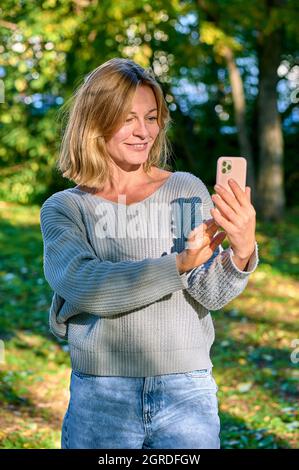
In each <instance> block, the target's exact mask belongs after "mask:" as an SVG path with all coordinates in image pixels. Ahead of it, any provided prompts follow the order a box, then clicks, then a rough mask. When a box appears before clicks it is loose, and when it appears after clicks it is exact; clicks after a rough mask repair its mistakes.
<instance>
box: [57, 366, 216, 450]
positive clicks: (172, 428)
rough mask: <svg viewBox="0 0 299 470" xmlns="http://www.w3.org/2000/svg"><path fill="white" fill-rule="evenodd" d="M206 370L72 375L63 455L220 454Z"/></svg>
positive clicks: (213, 398) (213, 395)
mask: <svg viewBox="0 0 299 470" xmlns="http://www.w3.org/2000/svg"><path fill="white" fill-rule="evenodd" d="M217 391H218V387H217V385H216V382H215V380H214V377H213V375H212V370H211V369H200V370H194V371H191V372H184V373H174V374H167V375H156V376H153V377H119V376H95V375H89V374H82V373H81V372H76V371H74V370H73V371H72V374H71V383H70V401H69V405H68V409H67V411H66V414H65V416H64V419H63V424H62V436H61V448H62V449H219V448H220V439H219V432H220V420H219V416H218V401H217Z"/></svg>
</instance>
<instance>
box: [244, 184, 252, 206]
mask: <svg viewBox="0 0 299 470" xmlns="http://www.w3.org/2000/svg"><path fill="white" fill-rule="evenodd" d="M245 193H246V197H247V199H248V202H250V203H251V187H250V186H246V188H245Z"/></svg>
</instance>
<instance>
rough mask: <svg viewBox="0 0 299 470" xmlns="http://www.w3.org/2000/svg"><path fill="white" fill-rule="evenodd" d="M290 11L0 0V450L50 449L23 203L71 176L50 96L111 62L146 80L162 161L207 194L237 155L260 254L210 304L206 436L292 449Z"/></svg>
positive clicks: (296, 210) (37, 276)
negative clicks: (210, 397)
mask: <svg viewBox="0 0 299 470" xmlns="http://www.w3.org/2000/svg"><path fill="white" fill-rule="evenodd" d="M298 20H299V4H298V2H297V1H296V0H289V1H287V0H259V1H257V0H252V1H251V2H244V1H241V0H230V1H227V0H213V1H209V0H207V1H205V0H186V1H179V0H163V1H158V0H151V2H147V1H143V0H123V1H121V0H109V1H106V0H102V1H100V0H45V1H39V2H32V1H25V0H3V1H2V2H1V7H0V403H1V407H0V447H1V448H59V447H60V432H61V424H62V418H63V416H64V413H65V411H66V407H67V403H68V397H69V389H68V387H69V379H70V360H69V355H68V346H67V343H65V342H63V341H60V340H58V339H57V338H55V337H54V336H53V335H51V333H50V332H49V327H48V312H49V307H50V303H51V299H52V291H51V289H50V288H49V286H48V285H47V282H46V281H45V279H44V275H43V245H42V238H41V232H40V225H39V210H40V206H41V204H42V203H43V201H44V200H45V199H46V198H47V197H49V196H50V195H51V194H53V193H54V192H56V191H59V190H62V189H65V188H68V187H73V186H75V184H74V183H71V182H69V181H67V180H66V179H64V178H62V176H61V175H60V174H59V173H58V172H57V170H56V167H55V164H56V159H57V152H58V149H59V145H60V141H61V137H62V131H63V125H62V121H61V119H60V112H61V109H62V106H63V105H64V103H66V101H67V100H68V98H69V97H70V96H71V94H72V93H73V92H74V90H75V88H76V87H77V86H78V85H80V84H81V83H82V82H83V80H84V77H85V76H86V75H87V74H88V73H89V72H90V71H91V70H93V69H94V68H95V67H97V66H98V65H100V64H101V63H103V62H105V61H106V60H108V59H110V58H112V57H125V58H130V59H133V60H134V61H136V62H137V63H139V64H140V65H142V66H143V67H152V69H153V71H154V74H155V76H156V78H157V80H158V81H159V83H160V85H161V86H162V88H163V91H164V95H165V98H166V101H167V104H168V106H169V110H170V112H171V117H172V126H171V128H170V131H169V138H170V140H171V143H172V148H173V155H172V158H171V161H170V164H171V167H172V171H178V170H179V171H189V172H191V173H193V174H195V175H197V176H199V177H200V178H201V179H202V180H203V181H204V183H205V184H206V185H207V187H208V189H209V190H210V193H211V194H212V193H213V192H214V190H213V186H214V184H215V174H216V161H217V158H218V157H219V156H221V155H225V156H228V155H231V156H244V157H246V159H247V164H248V178H247V185H249V186H251V188H252V200H253V204H254V206H255V208H256V210H257V241H258V244H259V255H260V264H259V267H258V269H257V270H256V272H254V273H253V274H252V275H251V276H250V279H249V283H248V286H247V288H246V290H245V291H244V292H243V293H242V294H241V295H240V296H239V297H238V298H237V299H235V300H233V301H232V302H231V303H230V304H228V305H227V306H226V307H224V308H223V309H221V311H216V312H213V313H212V316H213V319H214V323H215V329H216V339H215V343H214V345H213V348H212V361H213V363H214V369H213V371H214V376H215V379H216V381H217V383H218V386H219V392H218V398H219V406H220V418H221V422H222V431H221V445H222V447H223V448H297V447H298V443H299V418H298V393H299V333H298V331H299V328H298V319H299V266H298V261H299V251H298V248H299V191H298V185H299V169H298V163H299V158H298V134H299V62H298V58H299V36H298ZM223 246H224V248H226V247H227V245H226V242H224V243H223Z"/></svg>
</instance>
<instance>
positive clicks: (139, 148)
mask: <svg viewBox="0 0 299 470" xmlns="http://www.w3.org/2000/svg"><path fill="white" fill-rule="evenodd" d="M157 108H158V107H157V102H156V98H155V94H154V92H153V90H152V89H151V88H150V87H149V86H144V85H140V86H138V87H137V89H136V92H135V94H134V97H133V101H132V107H131V112H130V113H129V114H128V116H127V117H126V121H125V123H124V124H123V125H122V127H121V128H120V129H119V130H118V131H117V132H116V133H115V134H114V135H113V137H112V138H111V139H110V140H108V141H107V142H106V147H107V150H108V152H109V154H110V156H111V157H112V158H113V160H114V161H115V162H116V163H117V164H118V165H119V166H122V167H125V168H128V166H131V165H138V166H139V165H140V164H143V163H144V162H146V160H147V159H148V156H149V152H150V149H151V147H152V146H153V144H154V141H155V139H156V137H157V135H158V134H159V130H160V128H159V125H158V122H157V112H158V109H157ZM135 144H137V145H135Z"/></svg>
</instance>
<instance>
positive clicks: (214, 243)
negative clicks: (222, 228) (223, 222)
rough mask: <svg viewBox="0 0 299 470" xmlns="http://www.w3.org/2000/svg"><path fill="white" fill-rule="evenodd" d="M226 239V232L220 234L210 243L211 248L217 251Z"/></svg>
mask: <svg viewBox="0 0 299 470" xmlns="http://www.w3.org/2000/svg"><path fill="white" fill-rule="evenodd" d="M225 237H226V233H225V232H220V233H218V234H217V235H216V236H215V237H214V238H213V240H212V241H211V243H210V248H211V250H212V251H215V250H216V248H217V246H219V245H220V244H221V243H222V242H223V240H224V239H225Z"/></svg>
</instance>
